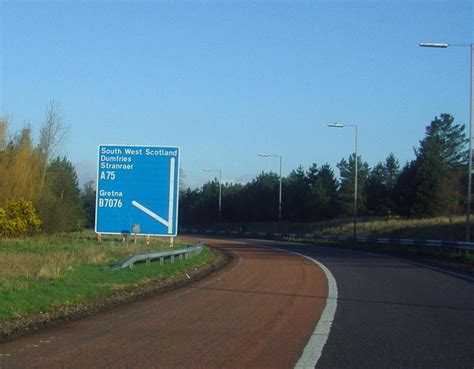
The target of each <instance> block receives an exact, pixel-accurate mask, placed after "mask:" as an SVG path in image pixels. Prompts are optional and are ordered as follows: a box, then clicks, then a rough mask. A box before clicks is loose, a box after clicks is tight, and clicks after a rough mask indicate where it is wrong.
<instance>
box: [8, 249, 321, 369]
mask: <svg viewBox="0 0 474 369" xmlns="http://www.w3.org/2000/svg"><path fill="white" fill-rule="evenodd" d="M206 242H208V241H206ZM209 242H212V243H213V245H214V246H216V247H220V248H223V249H226V250H227V251H229V252H231V253H233V254H234V255H235V258H234V260H233V261H232V262H231V264H230V265H228V266H227V267H225V268H224V269H223V270H221V271H219V272H217V273H215V274H213V275H211V276H209V277H207V278H205V279H203V280H201V281H198V282H196V283H193V284H191V285H189V286H188V287H185V288H181V289H179V290H176V291H172V292H168V293H164V294H161V295H157V296H154V297H150V298H146V299H143V300H140V301H137V302H134V303H132V304H129V305H125V306H121V307H118V308H114V309H112V310H109V311H106V312H103V313H101V314H98V315H96V316H93V317H89V318H85V319H82V320H79V321H75V322H69V323H65V324H63V325H61V326H58V327H56V328H54V329H50V330H47V331H43V332H40V333H36V334H33V335H30V336H27V337H22V338H18V339H15V340H12V341H9V342H5V343H2V344H0V369H10V368H22V369H23V368H24V369H26V368H51V369H53V368H292V367H293V366H294V365H295V363H296V362H297V360H298V359H299V358H300V356H301V354H302V352H303V349H304V347H305V345H306V344H307V342H308V340H309V338H310V337H311V335H312V333H313V330H314V328H315V326H316V324H317V323H318V320H319V317H320V315H321V312H322V310H323V309H324V307H325V305H326V297H327V293H328V285H327V280H326V277H325V275H324V273H323V271H322V270H321V268H319V267H318V266H317V265H316V264H315V263H313V262H311V261H310V260H307V259H305V258H302V257H300V256H297V255H294V254H290V253H285V252H280V251H274V250H269V249H265V248H259V247H255V246H251V245H249V244H244V243H242V242H231V241H218V240H214V241H209Z"/></svg>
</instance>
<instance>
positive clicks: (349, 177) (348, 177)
mask: <svg viewBox="0 0 474 369" xmlns="http://www.w3.org/2000/svg"><path fill="white" fill-rule="evenodd" d="M354 158H355V154H352V155H351V156H349V159H348V160H346V159H342V160H341V161H340V162H339V163H338V164H337V167H338V168H339V174H340V186H339V193H338V196H339V203H340V206H341V211H342V212H343V213H344V214H346V215H352V214H354V178H355V160H354ZM357 167H358V169H357V186H358V190H357V192H358V195H357V214H363V213H365V203H366V199H365V194H364V193H363V191H361V189H363V188H364V187H365V182H366V180H367V177H368V174H369V164H367V162H365V161H362V159H361V157H360V156H358V157H357Z"/></svg>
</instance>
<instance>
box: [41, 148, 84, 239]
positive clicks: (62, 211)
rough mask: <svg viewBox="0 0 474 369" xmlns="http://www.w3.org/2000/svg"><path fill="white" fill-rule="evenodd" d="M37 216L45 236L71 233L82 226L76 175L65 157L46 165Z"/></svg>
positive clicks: (81, 211)
mask: <svg viewBox="0 0 474 369" xmlns="http://www.w3.org/2000/svg"><path fill="white" fill-rule="evenodd" d="M38 212H39V215H40V218H41V220H42V222H43V229H44V230H45V231H46V232H64V231H71V230H75V229H78V228H80V227H81V226H82V224H83V210H82V206H81V198H80V190H79V183H78V179H77V174H76V171H75V169H74V166H73V165H72V164H71V162H70V161H69V160H67V159H66V158H65V157H64V158H62V159H61V158H59V157H58V158H56V159H55V160H53V161H52V162H51V164H50V165H48V168H47V170H46V176H45V185H44V190H43V196H42V197H41V201H40V206H39V209H38Z"/></svg>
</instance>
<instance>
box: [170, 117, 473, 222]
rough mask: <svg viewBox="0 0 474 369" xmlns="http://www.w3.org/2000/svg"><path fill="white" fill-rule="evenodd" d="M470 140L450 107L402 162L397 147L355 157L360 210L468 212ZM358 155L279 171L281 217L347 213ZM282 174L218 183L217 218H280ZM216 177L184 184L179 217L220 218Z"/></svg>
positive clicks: (324, 216)
mask: <svg viewBox="0 0 474 369" xmlns="http://www.w3.org/2000/svg"><path fill="white" fill-rule="evenodd" d="M467 143H468V140H467V138H466V134H465V127H464V125H462V124H455V123H454V118H453V116H451V115H450V114H441V115H440V117H435V119H434V120H433V121H432V122H431V123H430V124H429V125H428V126H427V127H426V132H425V137H424V138H423V139H422V140H421V141H420V142H419V146H418V147H416V148H414V154H415V159H414V160H412V161H410V162H407V163H406V164H405V165H404V166H403V167H402V168H401V167H400V164H399V161H398V160H397V158H396V156H395V155H394V154H392V153H391V154H389V155H388V156H387V158H386V159H385V161H383V162H379V163H378V164H377V165H375V166H374V167H373V168H370V166H369V165H368V163H367V162H365V161H364V160H363V159H362V157H360V156H359V157H357V161H358V188H359V191H358V209H357V214H358V215H379V216H392V215H398V216H403V217H431V216H437V215H448V216H449V215H456V214H460V213H463V212H465V209H466V198H467V177H468V176H467V161H468V150H467ZM354 164H355V155H354V154H353V155H351V156H349V158H347V159H342V160H341V161H340V162H339V163H338V164H337V170H338V174H339V176H336V173H335V171H334V169H333V168H331V167H330V166H329V165H328V164H324V165H321V166H318V165H316V164H313V165H312V166H311V167H310V168H308V169H307V170H305V169H304V168H303V167H301V166H300V167H298V168H297V169H295V170H293V171H291V173H290V174H289V175H288V176H287V177H284V178H283V179H282V182H283V185H282V188H283V191H282V192H283V196H282V220H284V221H290V222H311V221H319V220H323V219H331V218H336V217H346V216H351V215H352V214H353V211H354V177H355V176H354V174H355V165H354ZM278 191H279V176H278V175H277V174H276V173H273V172H269V173H265V172H262V173H261V174H260V175H259V176H258V177H257V178H255V179H253V180H252V181H250V182H249V183H247V184H245V185H242V184H234V183H224V184H223V185H222V212H221V221H222V222H259V221H272V220H273V221H275V220H277V219H278ZM218 196H219V182H218V180H217V179H214V180H213V181H210V182H208V183H206V184H204V185H203V186H202V187H201V188H199V189H190V188H187V189H182V190H181V194H180V209H179V218H180V223H181V224H209V223H215V222H216V221H217V220H218Z"/></svg>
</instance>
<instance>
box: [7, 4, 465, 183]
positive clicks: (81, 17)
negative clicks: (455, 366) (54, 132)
mask: <svg viewBox="0 0 474 369" xmlns="http://www.w3.org/2000/svg"><path fill="white" fill-rule="evenodd" d="M0 22H1V23H0V32H1V44H0V55H1V58H0V63H1V67H0V83H1V84H0V88H1V91H0V101H1V104H0V106H1V114H2V115H10V117H11V118H12V127H11V128H12V129H11V130H12V132H14V131H15V130H17V129H19V128H20V127H21V126H23V124H24V123H25V121H29V122H31V124H32V125H33V127H34V128H35V129H36V131H37V130H38V128H39V126H40V124H41V122H42V120H43V117H44V111H45V108H46V106H47V104H48V102H49V101H51V100H56V101H57V102H59V104H60V105H61V108H62V111H63V115H64V119H65V122H66V123H67V124H68V125H69V126H70V135H69V141H68V142H67V144H66V145H65V147H64V154H66V155H67V156H68V158H69V159H70V160H71V161H72V162H73V163H74V164H75V165H76V167H77V170H78V172H79V175H80V178H81V181H84V180H86V179H92V178H94V179H95V165H96V156H97V145H99V144H162V145H176V146H180V147H181V150H182V156H181V158H182V161H181V167H182V169H183V170H184V173H185V176H186V177H185V183H186V184H187V185H190V186H197V185H201V184H202V183H203V182H205V181H207V180H208V179H210V178H211V177H212V175H210V173H206V172H203V169H204V168H217V169H222V170H223V177H224V178H225V179H227V180H233V181H246V180H249V179H251V178H253V177H255V176H256V175H258V174H259V173H260V172H261V171H262V170H265V171H269V170H273V171H277V169H278V161H277V160H276V159H271V158H266V159H265V158H258V157H257V156H256V154H257V153H259V152H269V153H275V154H281V155H283V167H284V168H283V174H284V175H287V174H288V172H289V171H290V170H292V169H295V168H296V167H297V166H298V165H300V164H301V165H303V166H304V167H305V169H306V168H307V167H309V166H310V164H311V163H313V162H316V163H317V164H318V165H321V164H323V163H325V162H328V163H329V164H331V165H332V166H333V168H334V169H336V163H337V162H338V161H339V160H340V159H341V158H343V157H346V158H347V157H348V156H349V155H350V153H351V152H352V151H353V139H354V132H353V130H351V129H349V128H346V129H342V130H341V129H330V128H327V127H326V124H327V123H332V122H336V121H337V122H340V123H347V124H358V125H359V129H360V154H361V155H362V157H363V159H364V160H366V161H368V162H369V164H370V165H375V164H376V163H377V162H378V161H382V160H384V159H385V157H386V156H387V155H388V154H389V153H390V152H393V153H394V154H395V155H396V157H397V158H398V159H399V160H400V162H401V164H403V163H404V162H406V161H407V160H410V159H412V158H413V146H416V145H417V144H418V141H419V140H420V139H421V138H422V137H423V135H424V128H425V126H426V125H427V124H428V123H429V122H430V121H431V120H432V119H433V118H434V117H435V116H436V115H439V114H440V113H443V112H447V113H451V114H453V115H454V116H455V118H456V121H457V122H459V123H466V124H467V123H468V120H469V70H470V69H469V68H470V58H469V49H468V48H462V47H460V48H454V47H453V48H449V49H425V48H420V47H418V46H417V45H418V43H419V42H421V41H439V42H451V43H471V42H473V27H474V16H473V3H472V2H471V1H464V2H460V1H442V2H428V1H419V2H412V1H396V2H392V1H380V2H375V1H360V2H355V1H351V2H338V1H336V2H329V1H324V2H323V1H314V2H309V1H305V2H293V1H291V2H290V1H278V2H275V1H272V2H264V1H255V2H246V1H238V2H237V1H230V2H224V1H205V2H194V1H186V2H179V1H164V2H154V1H151V2H140V1H133V2H132V1H130V2H122V3H118V2H112V1H101V2H82V1H81V2H73V1H57V2H46V1H37V2H17V1H1V2H0Z"/></svg>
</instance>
